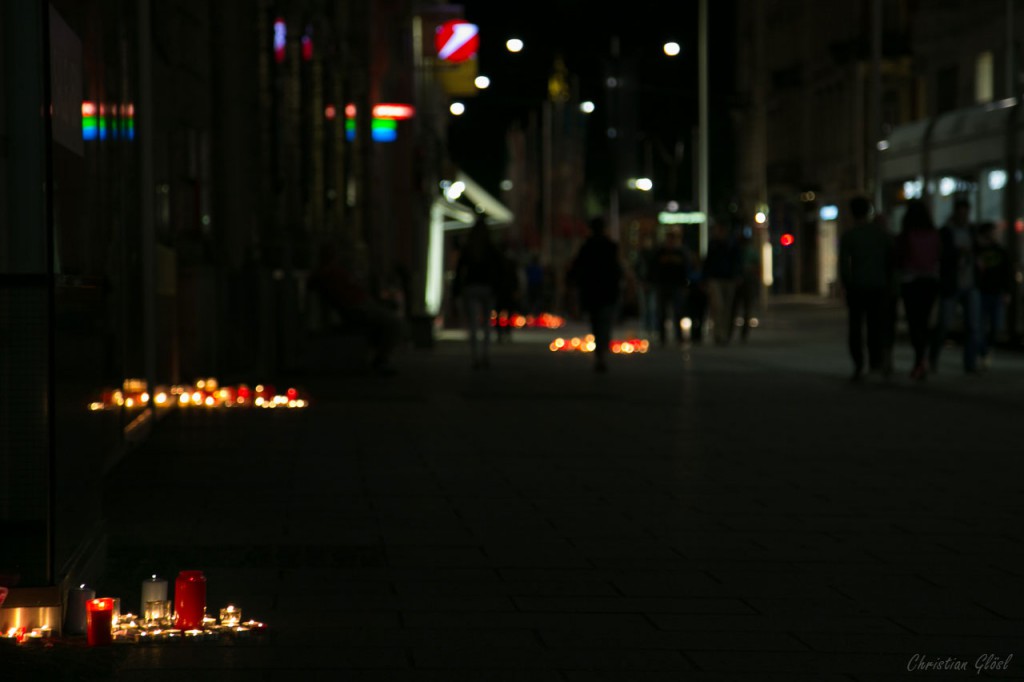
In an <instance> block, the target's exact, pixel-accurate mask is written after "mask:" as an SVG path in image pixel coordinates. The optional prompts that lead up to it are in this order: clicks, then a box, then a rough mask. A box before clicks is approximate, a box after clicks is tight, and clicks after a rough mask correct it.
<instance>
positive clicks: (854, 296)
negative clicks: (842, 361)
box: [839, 196, 895, 381]
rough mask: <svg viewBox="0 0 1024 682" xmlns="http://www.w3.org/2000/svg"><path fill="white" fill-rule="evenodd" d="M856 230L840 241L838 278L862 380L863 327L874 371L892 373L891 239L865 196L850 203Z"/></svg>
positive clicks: (851, 346) (849, 338)
mask: <svg viewBox="0 0 1024 682" xmlns="http://www.w3.org/2000/svg"><path fill="white" fill-rule="evenodd" d="M849 207H850V217H851V218H852V219H853V226H852V227H851V228H850V229H848V230H847V231H846V232H844V233H843V234H842V236H841V237H840V238H839V279H840V281H841V282H842V285H843V292H844V294H845V297H846V307H847V310H848V313H849V327H848V330H847V332H848V336H847V341H848V343H849V349H850V357H851V359H852V360H853V376H852V379H853V380H855V381H858V380H860V379H862V378H863V375H864V328H865V327H867V347H868V363H869V367H870V369H871V370H878V371H881V372H882V373H883V375H885V376H888V375H889V374H890V373H891V372H892V365H891V356H890V355H889V354H888V352H889V350H890V347H891V339H889V327H890V324H889V320H890V317H891V312H890V304H891V301H892V298H893V291H894V284H895V253H894V252H895V249H894V244H893V239H892V237H891V236H890V235H889V233H888V231H887V230H886V229H885V226H884V224H883V223H882V222H880V221H878V220H871V210H872V207H871V202H870V201H869V200H868V198H867V197H864V196H856V197H853V198H852V199H851V200H850V204H849Z"/></svg>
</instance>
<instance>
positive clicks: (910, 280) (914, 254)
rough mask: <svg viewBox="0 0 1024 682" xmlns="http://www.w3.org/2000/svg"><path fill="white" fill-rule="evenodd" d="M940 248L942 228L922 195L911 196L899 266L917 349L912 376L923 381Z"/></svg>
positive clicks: (903, 225)
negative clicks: (940, 229) (937, 223)
mask: <svg viewBox="0 0 1024 682" xmlns="http://www.w3.org/2000/svg"><path fill="white" fill-rule="evenodd" d="M940 250H941V244H940V240H939V232H938V230H937V229H935V223H934V222H933V221H932V216H931V212H930V211H929V210H928V207H927V205H925V203H924V202H923V201H921V200H920V199H914V200H911V201H910V202H908V203H907V208H906V211H905V212H904V214H903V221H902V223H901V229H900V233H899V236H897V237H896V269H897V272H898V274H899V279H900V295H901V296H902V298H903V312H904V314H905V315H906V319H907V332H908V333H909V335H910V345H911V347H912V348H913V349H914V367H913V369H912V370H911V372H910V378H911V379H916V380H919V381H920V380H924V379H925V378H926V377H927V376H928V330H929V325H930V323H931V317H932V310H934V308H935V300H936V299H937V298H938V295H939V254H940Z"/></svg>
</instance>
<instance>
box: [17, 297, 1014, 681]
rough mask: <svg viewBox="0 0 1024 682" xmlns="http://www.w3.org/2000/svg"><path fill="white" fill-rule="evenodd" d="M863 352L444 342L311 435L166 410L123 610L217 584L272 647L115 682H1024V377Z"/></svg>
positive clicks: (819, 311)
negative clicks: (860, 364) (876, 370)
mask: <svg viewBox="0 0 1024 682" xmlns="http://www.w3.org/2000/svg"><path fill="white" fill-rule="evenodd" d="M843 329H844V321H843V313H842V310H840V309H839V308H837V307H836V306H834V305H827V304H820V303H807V302H799V301H797V302H790V303H781V302H780V303H776V304H774V305H773V306H772V308H771V310H770V313H769V314H768V315H767V316H765V317H764V319H763V320H762V325H761V327H760V328H758V329H756V330H754V332H753V334H752V337H751V340H750V342H749V343H748V344H745V345H740V344H734V345H731V346H729V347H725V348H719V347H713V346H700V347H693V348H688V349H685V350H680V349H676V348H672V349H661V348H657V347H652V349H651V352H649V353H648V354H646V355H643V356H637V355H634V356H629V357H613V358H612V362H611V371H610V372H609V373H608V374H607V375H598V374H595V373H594V372H592V371H591V370H590V366H589V362H590V360H589V358H587V357H580V356H573V355H566V354H555V353H551V352H549V351H548V350H547V348H546V345H547V343H548V342H549V341H550V340H551V338H553V337H554V336H555V335H556V334H555V333H549V332H537V331H529V332H517V333H516V335H515V338H514V340H513V343H511V344H507V345H502V346H497V347H495V348H494V355H493V367H492V368H491V369H490V370H486V371H473V370H471V369H470V363H469V357H468V349H467V348H466V346H465V344H464V343H463V342H460V341H457V340H442V341H440V342H439V343H438V345H437V347H435V348H434V349H432V350H411V349H410V350H407V351H405V352H404V353H403V354H402V356H401V357H400V358H399V363H398V366H399V368H400V372H399V374H398V375H397V376H393V377H386V378H383V377H374V376H369V375H362V374H356V373H349V374H336V375H321V376H312V375H308V376H304V377H295V378H294V380H295V382H296V383H297V384H299V385H300V386H302V387H304V388H306V389H307V390H308V391H309V392H310V393H311V395H312V397H313V400H314V405H313V406H312V407H311V408H310V409H308V410H306V411H304V412H300V413H295V412H286V413H272V414H266V413H249V412H228V413H226V414H225V413H218V414H188V413H183V414H178V415H176V416H173V417H170V418H168V419H167V420H165V421H164V422H163V423H162V424H161V426H160V427H159V429H158V430H157V432H156V433H155V434H154V436H153V437H152V438H151V439H150V441H149V442H148V443H147V444H146V445H145V446H144V447H143V448H142V450H141V451H139V452H137V453H135V454H133V455H132V456H131V458H130V459H128V460H127V461H125V462H123V463H122V464H121V465H120V466H119V468H118V469H117V470H116V471H115V472H114V475H113V476H112V478H111V480H110V481H109V486H108V489H107V491H106V506H107V509H108V515H109V520H108V523H109V529H110V533H111V553H110V559H109V562H108V575H107V579H106V582H104V583H103V584H102V585H100V586H99V588H100V591H102V592H104V593H111V594H115V595H118V596H121V597H122V598H123V599H124V600H125V601H126V602H129V603H134V602H136V601H137V599H138V592H139V583H140V582H141V580H142V579H143V578H144V577H147V576H148V575H150V574H151V573H154V572H156V573H160V574H162V575H164V576H167V577H169V578H171V579H172V581H173V576H174V575H175V574H176V573H177V571H178V570H180V569H202V570H204V571H205V573H206V575H207V579H208V592H209V597H208V604H209V605H210V607H211V608H213V609H215V608H218V607H220V606H222V605H224V604H226V603H228V602H229V601H231V602H234V603H236V604H239V605H240V606H241V607H242V609H243V611H244V613H245V615H246V617H249V616H252V617H255V618H257V619H259V620H263V621H265V622H267V623H268V624H269V625H270V627H271V629H272V631H271V634H270V636H269V637H268V638H267V639H266V641H264V642H260V643H251V644H246V645H235V646H228V645H195V646H189V645H185V644H182V645H178V646H149V647H145V646H122V647H116V651H114V652H112V653H105V654H102V656H105V657H106V658H98V657H99V656H100V654H96V656H94V657H93V659H92V661H93V664H94V668H93V669H94V670H98V671H101V672H102V674H103V675H107V677H102V676H97V677H96V679H117V680H147V681H150V680H155V681H162V680H189V681H190V682H201V681H204V680H242V679H245V680H339V679H344V680H381V681H383V680H387V681H389V682H390V681H398V682H402V681H405V680H438V681H440V680H444V681H446V682H452V681H460V680H473V681H477V680H480V681H483V680H487V681H493V680H530V681H531V682H533V681H537V682H546V681H547V680H559V681H563V682H566V681H577V680H587V681H590V680H673V681H678V680H695V681H716V682H717V681H725V680H757V681H759V682H772V681H775V680H780V681H782V680H785V681H787V682H792V681H798V680H808V681H810V680H814V681H815V682H829V681H831V680H843V681H845V682H851V681H854V682H882V681H885V680H897V679H904V678H906V679H928V680H932V679H937V680H942V679H965V678H967V677H978V675H976V674H975V673H976V670H975V665H976V663H977V662H978V661H979V657H982V656H985V655H989V654H991V655H994V656H996V657H998V658H999V659H1004V660H1005V659H1006V657H1007V656H1009V655H1011V654H1012V655H1013V658H1012V659H1011V660H1010V661H1009V665H1008V669H1007V670H989V671H986V672H983V673H982V674H981V675H980V676H981V677H982V678H985V677H1004V678H1019V677H1022V676H1024V590H1022V589H1021V584H1022V578H1024V527H1022V524H1021V520H1022V518H1024V513H1022V512H1024V496H1022V492H1024V483H1022V480H1024V479H1022V474H1024V461H1022V457H1021V453H1022V450H1024V449H1022V446H1021V442H1022V437H1024V429H1022V426H1021V420H1020V414H1021V407H1022V405H1024V401H1022V400H1021V396H1022V395H1024V394H1022V390H1024V358H1022V357H1017V356H1012V357H1011V356H1010V355H1009V354H1005V353H1004V354H1002V355H1000V356H999V357H998V358H997V362H996V364H995V367H994V368H993V369H992V371H991V372H990V373H988V374H986V375H983V376H967V375H964V374H962V373H959V372H957V371H955V370H953V369H950V370H949V371H945V370H944V371H942V372H940V373H939V374H938V375H936V376H935V377H934V378H932V379H931V380H929V381H928V382H927V383H925V384H921V385H919V384H913V383H911V382H910V380H909V379H907V378H906V376H905V375H906V372H907V371H909V368H910V367H909V365H910V363H909V350H908V349H906V348H905V347H904V346H905V343H904V344H902V345H901V348H900V351H899V353H898V355H897V365H898V372H897V374H896V375H895V376H894V377H893V378H892V380H891V381H888V382H885V381H883V380H881V379H880V378H878V379H875V378H871V379H869V380H868V381H867V382H866V383H865V384H863V385H853V384H850V383H849V382H848V381H847V376H848V374H849V370H850V365H849V360H848V359H847V357H846V353H845V348H844V340H843V339H844V332H843ZM573 331H581V330H580V329H579V328H578V326H575V327H573V328H571V329H569V330H561V331H560V332H558V333H559V334H563V335H564V334H565V333H572V332H573ZM620 331H625V330H620ZM446 338H447V337H446ZM955 354H956V349H951V350H950V351H949V353H948V354H947V356H946V357H947V360H948V361H947V362H946V363H945V365H947V366H949V367H951V368H952V367H954V366H955V365H956V363H955V361H954V359H953V358H954V357H955ZM129 498H143V499H147V500H152V501H153V503H152V506H151V509H150V510H148V511H147V512H146V513H145V514H140V513H137V512H135V511H133V510H132V509H131V508H130V507H129V506H127V505H126V504H125V500H127V499H129ZM82 653H83V656H84V655H85V654H93V653H94V652H89V651H83V652H82ZM915 657H916V658H915ZM985 660H988V663H989V665H990V666H992V665H994V664H996V663H998V660H997V659H990V660H989V659H985ZM960 666H964V667H966V668H967V669H966V670H955V669H954V670H945V671H944V670H943V667H952V668H956V667H960ZM97 675H100V673H97ZM0 678H2V674H0Z"/></svg>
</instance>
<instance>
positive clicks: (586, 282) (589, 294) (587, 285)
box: [568, 217, 623, 372]
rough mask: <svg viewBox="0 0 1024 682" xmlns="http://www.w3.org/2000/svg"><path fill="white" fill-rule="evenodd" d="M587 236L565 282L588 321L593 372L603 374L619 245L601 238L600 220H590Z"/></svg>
mask: <svg viewBox="0 0 1024 682" xmlns="http://www.w3.org/2000/svg"><path fill="white" fill-rule="evenodd" d="M590 233H591V234H590V236H589V237H588V238H587V240H586V241H585V242H583V245H582V246H581V247H580V250H579V251H578V252H577V253H576V256H575V258H573V261H572V264H571V265H570V266H569V273H568V278H569V281H570V282H572V283H573V284H575V285H576V288H577V290H578V291H579V297H580V305H581V306H582V307H583V309H584V310H586V311H587V314H588V316H589V318H590V328H591V332H592V333H593V335H594V343H595V349H594V370H595V371H597V372H607V371H608V363H607V359H606V358H607V355H608V349H609V346H610V344H611V336H612V324H613V322H614V318H615V306H616V303H617V302H618V300H619V290H620V285H621V280H622V276H623V268H622V264H621V263H620V262H619V245H618V244H617V243H616V242H614V241H613V240H611V239H610V238H609V237H608V235H607V234H605V222H604V219H603V218H601V217H595V218H592V219H591V220H590Z"/></svg>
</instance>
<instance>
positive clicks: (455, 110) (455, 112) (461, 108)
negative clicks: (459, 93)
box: [448, 102, 466, 116]
mask: <svg viewBox="0 0 1024 682" xmlns="http://www.w3.org/2000/svg"><path fill="white" fill-rule="evenodd" d="M448 111H450V112H451V113H452V116H462V115H463V114H464V113H466V105H465V104H463V103H462V102H452V105H451V106H450V107H448Z"/></svg>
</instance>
